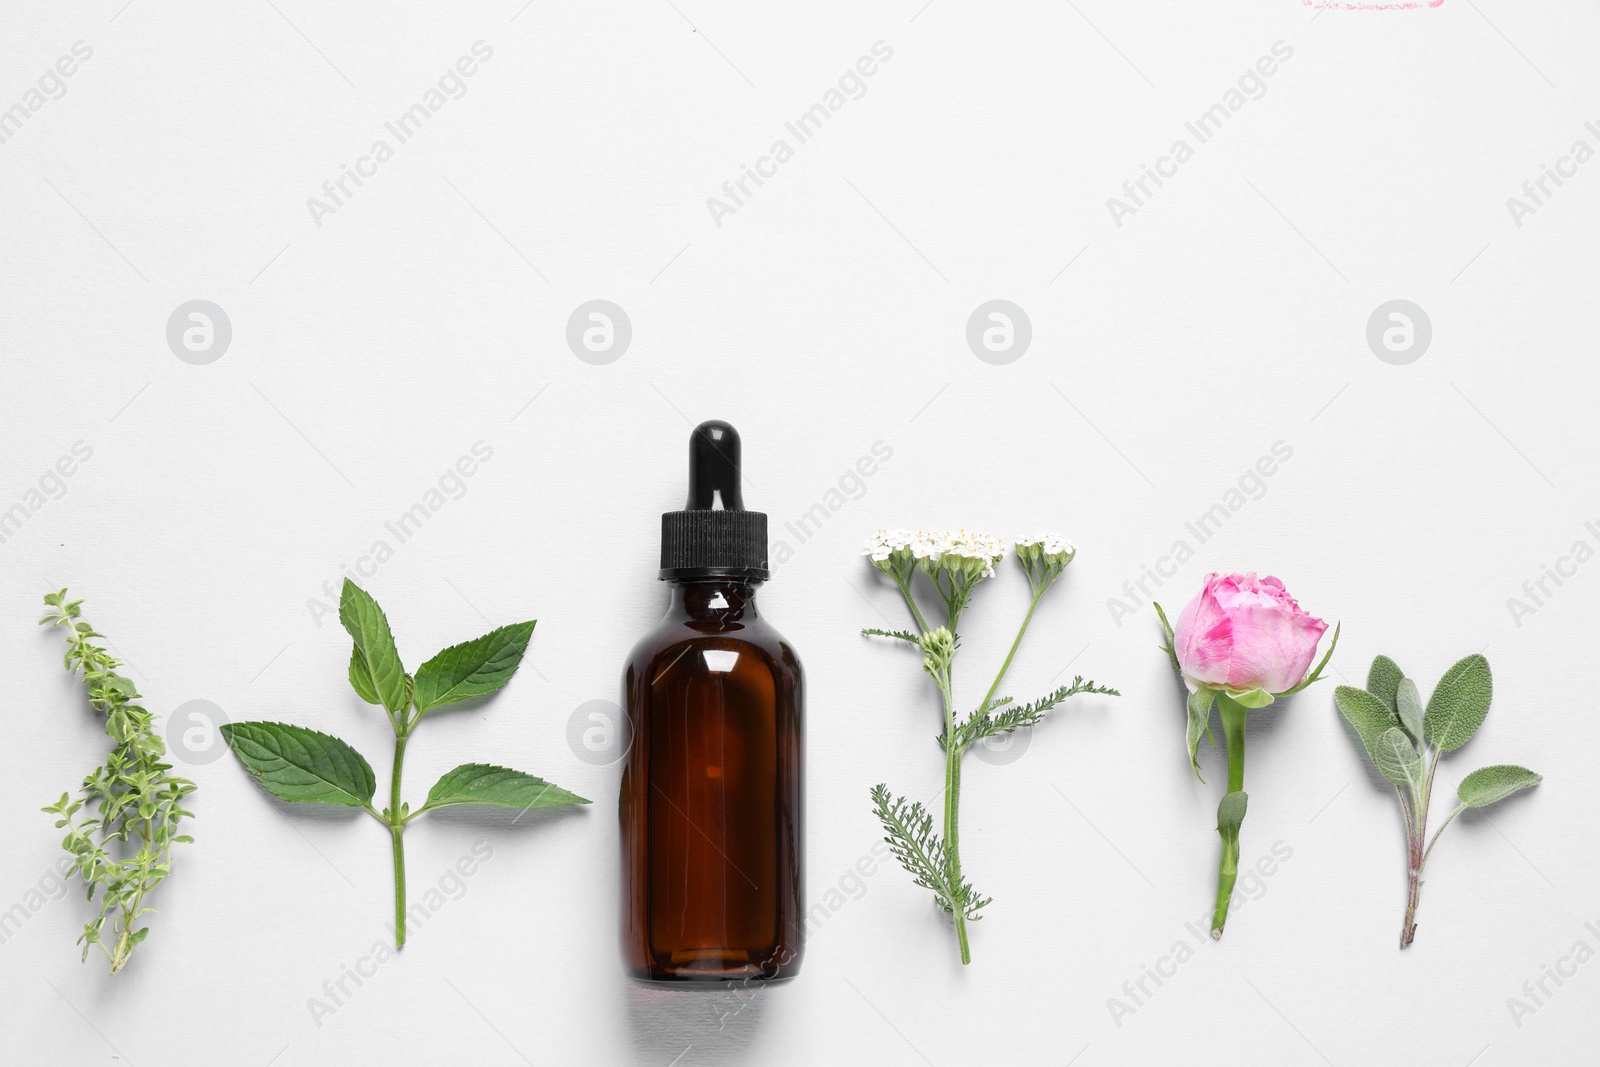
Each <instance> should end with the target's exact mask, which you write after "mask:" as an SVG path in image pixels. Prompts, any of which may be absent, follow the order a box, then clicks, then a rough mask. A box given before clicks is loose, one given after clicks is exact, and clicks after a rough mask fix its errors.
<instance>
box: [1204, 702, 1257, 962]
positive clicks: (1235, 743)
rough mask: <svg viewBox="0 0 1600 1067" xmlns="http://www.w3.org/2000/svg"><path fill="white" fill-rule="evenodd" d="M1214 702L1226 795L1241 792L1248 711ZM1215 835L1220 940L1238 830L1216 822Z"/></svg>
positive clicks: (1214, 931) (1215, 916)
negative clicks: (1224, 753) (1224, 751)
mask: <svg viewBox="0 0 1600 1067" xmlns="http://www.w3.org/2000/svg"><path fill="white" fill-rule="evenodd" d="M1217 703H1218V704H1219V705H1221V711H1222V733H1223V736H1224V737H1225V738H1226V740H1227V743H1228V792H1229V793H1242V792H1243V791H1244V725H1245V716H1246V715H1248V714H1249V709H1247V708H1246V707H1245V706H1244V705H1242V704H1239V703H1237V702H1235V701H1233V700H1230V699H1228V697H1227V696H1226V695H1225V694H1224V695H1219V697H1218V698H1217ZM1217 833H1218V834H1219V835H1220V836H1221V838H1222V859H1221V861H1220V863H1219V864H1218V866H1217V906H1216V909H1215V910H1214V911H1213V912H1212V915H1211V936H1212V938H1213V939H1214V940H1215V939H1220V938H1221V937H1222V928H1223V927H1224V926H1225V925H1227V922H1228V905H1229V904H1230V903H1231V902H1232V900H1233V886H1234V883H1235V882H1237V881H1238V879H1239V829H1238V827H1237V826H1235V827H1232V828H1231V829H1230V828H1226V827H1224V826H1223V825H1222V821H1221V820H1220V819H1219V820H1218V825H1217Z"/></svg>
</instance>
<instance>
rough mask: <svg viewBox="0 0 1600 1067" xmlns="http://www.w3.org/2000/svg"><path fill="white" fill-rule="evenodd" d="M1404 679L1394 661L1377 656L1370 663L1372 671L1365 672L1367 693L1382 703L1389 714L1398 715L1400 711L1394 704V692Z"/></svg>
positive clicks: (1386, 657)
mask: <svg viewBox="0 0 1600 1067" xmlns="http://www.w3.org/2000/svg"><path fill="white" fill-rule="evenodd" d="M1404 677H1405V675H1404V674H1403V673H1401V670H1400V668H1399V667H1398V666H1396V665H1395V662H1394V660H1392V659H1390V658H1389V657H1388V656H1379V657H1377V658H1376V659H1374V660H1373V661H1372V669H1371V670H1369V671H1368V672H1367V692H1369V693H1371V694H1372V695H1373V696H1375V697H1377V698H1378V699H1379V700H1380V701H1382V702H1383V705H1384V707H1386V708H1388V709H1389V711H1390V712H1392V713H1394V714H1396V715H1398V714H1399V712H1400V709H1399V707H1398V705H1397V704H1396V703H1395V691H1396V690H1397V689H1399V687H1400V679H1402V678H1404Z"/></svg>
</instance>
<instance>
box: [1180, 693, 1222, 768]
mask: <svg viewBox="0 0 1600 1067" xmlns="http://www.w3.org/2000/svg"><path fill="white" fill-rule="evenodd" d="M1216 699H1217V694H1216V693H1214V692H1213V691H1211V690H1210V689H1197V690H1195V691H1194V692H1193V693H1190V694H1189V729H1188V737H1187V738H1186V741H1187V743H1188V745H1189V767H1190V769H1191V770H1193V771H1194V776H1195V777H1196V778H1200V761H1199V760H1198V759H1196V758H1195V757H1196V754H1197V753H1198V752H1199V751H1200V738H1201V736H1202V735H1204V736H1205V738H1206V740H1208V741H1210V742H1211V747H1212V748H1216V747H1217V739H1216V738H1215V737H1212V736H1211V705H1212V704H1214V703H1215V702H1216ZM1200 781H1202V782H1203V781H1205V779H1204V778H1200Z"/></svg>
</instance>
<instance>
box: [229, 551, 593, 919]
mask: <svg viewBox="0 0 1600 1067" xmlns="http://www.w3.org/2000/svg"><path fill="white" fill-rule="evenodd" d="M339 621H340V622H341V623H343V624H344V628H345V630H346V631H348V632H349V634H350V637H351V639H352V640H353V641H354V644H355V647H354V648H353V649H351V652H350V668H349V678H350V686H351V688H353V689H354V690H355V691H356V695H357V696H359V697H361V699H362V700H364V701H366V702H367V703H368V704H376V705H378V706H379V707H381V708H383V710H384V714H385V715H386V716H387V717H388V719H389V725H390V727H391V728H392V729H393V730H394V738H395V741H394V768H393V770H392V772H391V773H390V776H389V804H388V806H387V807H385V808H383V809H382V810H381V811H380V810H378V809H377V808H374V807H373V806H372V799H373V796H374V795H375V794H376V792H377V779H376V776H374V774H373V773H372V765H371V764H370V763H368V762H367V761H366V759H365V757H363V756H362V755H361V753H359V752H357V751H356V750H355V749H354V748H352V747H350V746H349V745H348V744H346V743H345V742H343V741H341V740H339V739H338V738H337V737H331V736H329V735H328V734H324V733H319V732H318V731H316V730H311V729H308V728H306V727H304V726H292V725H289V724H288V723H281V722H240V723H232V724H229V725H227V726H224V727H223V728H222V736H223V737H224V738H225V739H226V740H227V742H228V747H229V748H231V749H232V750H233V754H234V755H235V756H237V757H238V758H239V762H240V763H242V764H243V765H244V768H245V770H247V771H249V772H250V774H251V775H252V776H253V777H254V778H255V780H256V781H257V782H259V783H260V785H261V787H262V788H263V789H265V790H266V791H267V792H269V793H271V794H272V795H273V796H275V797H277V798H278V799H280V800H287V801H290V802H292V803H316V804H333V805H338V806H343V807H351V808H360V809H362V810H363V811H365V812H366V813H367V814H369V815H371V816H372V817H373V818H374V819H377V820H378V822H380V823H381V824H383V827H384V828H385V829H386V830H387V831H388V832H389V836H390V840H391V842H392V844H393V851H394V936H395V947H396V948H398V947H400V946H402V945H404V944H405V943H406V868H405V843H404V840H403V837H402V835H403V834H404V833H405V828H406V826H407V825H409V824H410V823H411V821H412V820H413V819H416V818H418V817H419V816H421V815H423V814H424V813H426V812H429V811H435V810H437V809H439V808H444V807H450V806H452V805H457V804H476V805H479V806H488V807H500V808H521V809H523V810H526V809H528V808H548V807H556V806H559V805H563V804H587V803H589V801H587V800H585V799H584V798H583V797H580V796H578V795H577V794H575V793H569V792H567V791H566V790H565V789H562V788H560V787H558V786H556V785H553V784H551V783H549V782H547V781H545V780H544V779H543V778H537V777H535V776H534V775H531V774H525V773H524V772H522V771H514V770H511V769H509V768H507V767H499V766H495V765H494V764H488V763H463V764H462V765H461V766H459V767H457V768H455V769H454V770H452V771H448V772H446V774H445V775H444V777H442V778H440V779H439V780H438V781H437V782H435V783H434V786H433V788H432V789H431V790H429V791H428V799H427V800H426V801H425V802H424V803H423V805H422V806H421V807H420V808H417V809H416V810H415V811H412V810H411V805H410V804H408V803H406V802H404V801H402V800H401V799H400V775H401V770H402V768H403V767H404V765H405V756H406V744H407V742H408V741H410V739H411V734H412V733H413V731H415V730H416V728H417V724H418V723H420V722H421V721H422V720H423V718H424V717H425V716H426V715H428V714H429V713H431V712H433V711H436V710H438V709H439V708H442V707H445V706H446V705H449V704H454V703H457V702H458V701H462V700H467V699H470V698H472V697H479V696H485V695H487V694H489V693H493V692H495V691H496V690H498V689H499V688H501V687H502V686H504V685H505V684H506V683H507V682H509V681H510V680H511V676H512V675H514V674H516V672H517V667H518V666H519V665H521V663H522V656H523V653H524V652H526V651H527V648H528V641H529V639H531V638H532V636H533V627H534V623H533V622H532V621H529V622H519V623H514V624H512V625H510V626H502V627H500V628H499V629H497V630H494V631H492V632H490V633H487V634H484V635H483V636H482V637H479V638H476V639H475V640H472V641H468V642H466V643H464V644H460V645H452V646H451V647H450V648H447V649H445V650H444V651H443V652H440V653H439V654H438V655H436V656H434V657H433V658H432V659H430V660H428V661H427V662H426V663H424V664H423V665H422V666H421V667H419V668H417V673H416V675H415V676H413V675H411V674H408V673H407V672H406V669H405V666H404V665H403V664H402V663H401V660H400V653H399V652H398V651H397V650H396V648H395V642H394V635H393V633H392V632H390V629H389V620H388V618H387V617H386V616H385V615H384V613H383V609H382V608H380V607H378V602H377V601H376V600H374V599H372V597H371V596H369V595H368V594H367V592H366V591H365V590H364V589H362V588H361V587H360V586H357V585H356V584H355V583H354V582H351V581H349V580H348V579H347V580H346V581H345V583H344V591H343V593H342V594H341V596H340V598H339Z"/></svg>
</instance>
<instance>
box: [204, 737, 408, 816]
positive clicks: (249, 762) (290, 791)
mask: <svg viewBox="0 0 1600 1067" xmlns="http://www.w3.org/2000/svg"><path fill="white" fill-rule="evenodd" d="M222 737H223V739H224V740H226V741H227V742H228V747H229V748H231V749H233V754H234V755H235V756H237V757H239V762H240V763H242V764H244V769H245V770H247V771H249V772H250V774H251V776H252V777H254V778H255V780H256V781H257V782H260V783H261V787H262V788H263V789H265V790H266V791H267V792H269V793H271V794H272V795H273V796H275V797H277V798H278V799H280V800H289V801H295V802H297V803H298V802H315V803H319V804H342V805H345V806H346V807H352V808H363V807H366V806H367V805H368V804H370V803H371V802H372V794H373V791H374V790H375V789H376V788H377V782H376V780H375V779H374V778H373V775H372V766H371V764H369V763H368V762H367V761H366V759H365V758H363V757H362V755H361V753H359V752H357V751H356V750H355V749H353V748H351V747H350V746H349V745H347V744H345V743H344V742H343V741H341V740H339V739H338V738H337V737H330V736H328V735H327V734H324V733H318V732H317V731H316V730H309V729H307V728H306V727H304V726H291V725H289V724H288V723H281V722H235V723H228V724H226V725H224V726H223V727H222Z"/></svg>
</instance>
